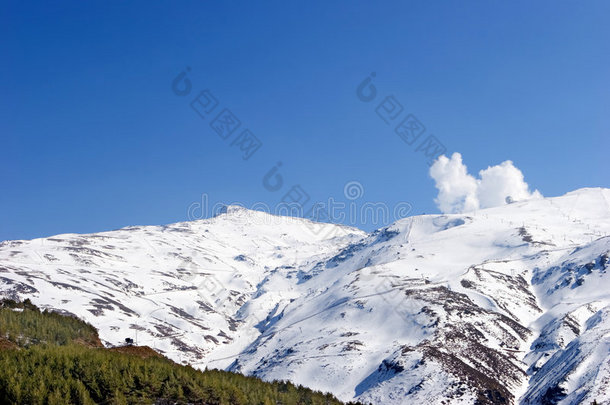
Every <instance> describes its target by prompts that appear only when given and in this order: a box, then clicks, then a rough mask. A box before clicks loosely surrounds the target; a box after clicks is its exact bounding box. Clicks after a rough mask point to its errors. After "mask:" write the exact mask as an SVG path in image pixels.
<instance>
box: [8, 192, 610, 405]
mask: <svg viewBox="0 0 610 405" xmlns="http://www.w3.org/2000/svg"><path fill="white" fill-rule="evenodd" d="M609 201H610V190H606V189H582V190H577V191H575V192H572V193H568V194H566V195H565V196H562V197H557V198H545V199H537V200H530V201H522V202H515V203H513V204H509V205H506V206H502V207H497V208H490V209H485V210H481V211H478V212H473V213H470V214H461V215H424V216H418V217H411V218H405V219H403V220H400V221H398V222H396V223H395V224H393V225H391V226H389V227H387V228H383V229H380V230H378V231H375V232H373V233H371V234H365V233H363V232H361V231H358V230H355V229H352V228H347V227H340V226H336V225H331V224H315V223H311V222H309V221H307V220H303V219H293V218H285V217H274V216H271V215H267V214H264V213H259V212H254V211H248V210H244V209H229V210H228V212H227V213H225V214H222V215H219V216H218V217H216V218H212V219H209V220H202V221H194V222H187V223H179V224H174V225H169V226H165V227H132V228H125V229H121V230H118V231H113V232H104V233H99V234H91V235H59V236H57V237H53V238H45V239H37V240H33V241H9V242H3V243H2V245H1V246H0V291H3V294H4V295H5V296H12V297H21V298H26V297H30V298H32V300H33V301H34V303H35V304H37V305H41V306H47V307H51V308H55V309H59V310H64V311H68V312H71V313H74V314H76V315H78V316H80V317H83V318H85V319H86V320H88V321H89V322H91V323H92V324H94V325H95V326H97V327H98V328H100V332H101V333H100V334H101V337H102V339H103V340H104V341H105V342H106V343H107V344H119V343H120V342H121V341H122V340H123V339H124V338H125V337H135V336H136V331H137V340H138V343H139V344H148V345H150V346H153V347H155V348H157V349H158V350H160V351H162V352H164V353H165V354H166V355H168V356H169V357H171V358H173V359H175V360H177V361H182V362H188V363H191V364H193V365H195V366H198V367H205V366H207V367H219V368H228V369H230V370H234V371H240V372H243V373H246V374H253V375H256V376H259V377H261V378H264V379H270V380H271V379H290V380H292V381H294V382H296V383H300V384H303V385H306V386H309V387H311V388H314V389H319V390H324V391H331V392H333V393H334V394H336V395H337V396H339V397H340V398H341V399H344V400H350V399H353V398H355V399H357V400H361V401H363V402H372V403H375V404H377V403H379V404H405V403H421V404H438V403H442V401H445V403H465V404H466V403H468V404H471V403H490V404H491V403H523V404H544V403H548V404H554V403H561V404H578V403H582V402H584V403H588V402H592V401H593V400H597V402H598V403H610V353H609V348H610V320H609V318H610V278H609V277H610V276H608V274H607V269H608V263H609V256H610V237H609V236H608V235H610V204H609Z"/></svg>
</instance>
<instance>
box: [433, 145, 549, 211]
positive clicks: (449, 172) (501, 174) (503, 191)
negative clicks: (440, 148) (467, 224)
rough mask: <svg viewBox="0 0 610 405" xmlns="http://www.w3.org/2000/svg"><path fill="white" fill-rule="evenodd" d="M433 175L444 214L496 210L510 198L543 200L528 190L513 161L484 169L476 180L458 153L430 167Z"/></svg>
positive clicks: (437, 161) (537, 194) (438, 199)
mask: <svg viewBox="0 0 610 405" xmlns="http://www.w3.org/2000/svg"><path fill="white" fill-rule="evenodd" d="M430 176H431V177H432V178H433V179H434V181H435V182H436V188H437V189H438V196H437V197H436V198H435V200H434V201H435V202H436V205H437V206H438V208H439V209H440V210H441V211H442V212H443V213H461V212H468V211H474V210H476V209H478V208H489V207H497V206H499V205H504V204H506V203H507V202H506V199H507V197H511V198H512V199H513V200H514V201H518V200H527V199H530V198H541V197H542V194H540V193H539V192H538V190H535V191H534V192H530V191H529V186H528V185H527V183H526V182H525V181H524V179H523V173H521V170H519V169H518V168H516V167H515V166H514V165H513V162H511V161H510V160H507V161H505V162H502V163H501V164H499V165H496V166H490V167H488V168H487V169H485V170H481V171H480V172H479V178H478V179H477V178H475V177H474V176H472V175H471V174H469V173H468V168H467V167H466V165H465V164H464V163H462V155H460V154H459V153H457V152H456V153H454V154H453V155H452V156H451V158H447V157H446V156H444V155H443V156H440V157H439V158H438V159H437V160H436V162H434V164H433V165H432V167H430Z"/></svg>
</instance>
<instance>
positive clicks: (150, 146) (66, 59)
mask: <svg viewBox="0 0 610 405" xmlns="http://www.w3.org/2000/svg"><path fill="white" fill-rule="evenodd" d="M178 3H179V4H176V2H150V1H141V2H119V1H116V2H105V1H104V2H101V1H100V2H95V1H94V2H76V1H75V2H59V3H58V2H53V3H50V2H40V3H36V2H20V1H10V2H4V3H3V6H2V11H0V16H1V17H0V19H1V20H0V38H2V39H1V40H0V52H1V55H2V63H0V83H1V87H0V90H1V94H2V98H1V104H0V134H1V140H2V144H1V145H2V146H1V148H0V173H1V174H0V187H1V189H0V240H4V239H26V238H28V239H29V238H35V237H40V236H49V235H53V234H58V233H66V232H79V233H81V232H96V231H102V230H110V229H116V228H119V227H123V226H127V225H136V224H138V225H146V224H165V223H171V222H177V221H182V220H186V219H187V209H188V207H189V206H190V205H191V204H192V203H193V202H196V201H200V200H201V198H202V197H201V196H202V194H203V193H205V194H206V195H207V196H208V201H209V204H210V205H213V204H215V203H216V202H241V203H243V204H245V205H247V206H251V205H252V204H254V203H256V202H262V203H265V204H268V205H270V206H272V205H275V204H276V203H277V202H279V201H280V200H281V199H282V197H283V195H284V194H285V193H286V192H288V191H289V190H290V188H291V187H292V186H293V185H300V186H301V187H302V189H303V190H304V191H306V192H307V193H308V194H309V196H310V202H311V201H326V200H327V199H328V198H329V197H332V198H335V199H337V200H344V201H347V200H346V198H345V197H344V186H345V184H346V183H348V182H351V181H356V182H358V183H359V184H361V185H362V189H363V190H364V195H362V196H361V197H360V199H359V200H358V202H360V203H361V202H363V201H369V202H385V203H387V204H389V205H390V206H393V205H395V204H397V203H398V202H408V203H409V204H411V206H412V214H420V213H422V212H425V213H434V212H438V209H437V208H436V206H435V204H434V201H433V199H434V197H435V195H436V190H435V188H434V181H433V180H432V179H431V178H430V176H429V174H428V170H429V166H428V164H427V161H426V157H425V156H424V154H423V153H422V151H421V150H420V151H417V146H418V144H419V142H420V141H422V140H424V138H425V137H427V136H428V135H434V136H435V137H436V139H438V140H439V141H440V142H441V143H442V144H443V145H444V147H445V148H446V150H447V153H448V154H450V153H452V152H460V153H461V154H462V157H463V159H464V163H465V164H466V165H467V166H468V168H469V170H470V172H472V173H475V174H476V173H477V172H478V171H479V170H482V169H485V168H487V167H488V166H489V165H495V164H498V163H500V162H502V161H504V160H507V159H510V160H512V161H513V162H514V164H515V166H517V167H518V168H519V169H521V170H522V171H523V173H524V174H525V180H526V181H527V182H528V183H529V185H530V186H531V187H532V188H536V189H538V190H540V192H542V194H544V195H545V196H555V195H561V194H564V193H565V192H568V191H571V190H573V189H576V188H581V187H599V186H602V187H609V186H610V181H609V180H610V177H609V175H608V174H609V173H610V170H609V169H610V163H609V161H610V160H609V159H608V151H609V147H610V141H609V138H610V113H609V112H610V92H609V90H610V24H609V23H608V21H609V18H610V2H607V1H586V2H577V1H569V2H568V1H542V2H541V1H511V2H499V1H493V2H492V1H477V2H459V1H453V2H425V1H418V2H361V1H345V2H335V1H320V2H317V1H308V2H291V1H290V2H286V1H274V2H264V5H261V4H259V2H249V1H244V2H202V1H197V2H178ZM187 67H188V68H190V71H189V72H188V76H187V78H188V80H189V81H190V83H191V92H190V93H189V94H188V95H184V96H179V95H177V94H176V93H175V92H174V91H173V90H172V81H173V80H174V78H175V77H176V76H177V75H179V74H180V73H181V72H182V71H184V70H185V69H186V68H187ZM373 72H374V73H375V77H374V78H373V81H372V84H373V86H374V87H375V89H376V91H377V95H376V98H375V99H374V100H372V101H370V102H365V101H362V100H361V99H360V98H358V97H357V95H356V88H357V87H358V85H359V84H360V83H361V82H362V81H363V80H364V79H365V78H367V77H368V76H369V75H370V74H371V73H373ZM181 83H182V84H184V82H181ZM366 88H367V89H368V87H366ZM179 89H181V90H184V89H185V88H184V87H179ZM205 89H208V90H209V93H208V94H211V95H213V97H214V98H215V99H216V100H217V101H218V105H217V106H216V107H215V109H214V110H212V111H211V112H210V115H209V116H206V117H204V118H202V117H200V116H199V115H198V114H197V113H196V112H195V111H194V110H193V109H192V108H191V106H190V103H191V101H193V100H194V99H195V97H198V95H199V94H200V92H201V91H203V90H205ZM388 96H394V100H396V101H398V102H399V103H400V104H401V105H402V107H403V112H401V115H400V116H399V117H398V118H396V121H392V122H389V123H386V122H384V120H383V119H382V118H380V116H379V115H378V114H377V112H376V108H377V106H378V105H379V104H380V102H382V101H383V100H384V99H385V97H388ZM210 103H211V102H210ZM202 105H203V104H199V106H200V108H208V109H209V108H211V107H212V104H208V105H207V106H206V105H204V107H201V106H202ZM386 107H387V104H386ZM224 108H227V109H229V110H230V111H231V112H232V113H233V114H234V116H235V117H237V119H239V121H240V122H241V125H240V126H239V128H238V129H236V130H235V133H233V134H230V136H228V135H227V136H228V137H227V139H223V138H222V137H221V136H219V134H218V133H216V132H215V130H214V129H213V128H212V127H211V125H210V124H211V121H212V120H213V119H214V118H215V116H216V115H218V113H220V112H221V110H222V109H224ZM388 108H389V107H388ZM395 108H396V109H399V107H397V106H395ZM389 109H390V110H391V108H389ZM383 111H384V110H381V112H383ZM393 111H394V112H396V111H397V110H393ZM388 114H389V115H392V114H393V113H392V112H390V113H388ZM407 114H412V115H413V116H415V117H417V119H418V120H419V121H420V122H421V123H422V124H423V125H424V126H425V128H426V132H425V133H424V135H422V136H421V137H420V138H419V140H418V141H417V142H415V143H413V145H408V144H407V143H406V142H405V141H404V140H403V139H401V138H400V137H399V136H398V135H397V134H396V133H395V132H394V129H395V126H396V123H397V122H398V121H400V120H402V118H403V117H406V116H407ZM386 118H387V117H386ZM245 129H249V130H250V131H251V133H252V134H254V135H255V136H256V138H257V139H258V140H259V141H260V142H262V146H261V147H260V148H259V149H258V150H256V151H255V153H254V154H252V155H251V157H250V158H249V159H247V160H244V159H243V155H244V154H245V153H246V152H248V151H252V149H247V150H246V152H244V151H242V150H241V149H240V148H241V147H244V146H245V144H244V143H240V141H239V140H238V139H240V138H238V137H239V136H241V135H240V134H241V133H242V131H243V130H245ZM223 135H226V134H225V133H223ZM244 139H246V138H245V137H244V138H241V140H242V141H243V140H244ZM232 143H233V145H232ZM277 162H282V165H281V167H280V168H279V171H278V172H277V173H278V174H280V175H281V176H282V179H283V181H284V182H283V184H282V187H281V188H280V189H279V190H277V191H270V190H269V188H268V187H267V188H266V187H264V186H263V177H264V175H265V174H266V173H268V172H269V170H270V169H271V168H272V167H273V166H274V165H275V164H276V163H277ZM360 191H361V190H360ZM355 225H358V224H355ZM362 227H363V228H366V229H370V228H372V227H374V225H372V224H362Z"/></svg>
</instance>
